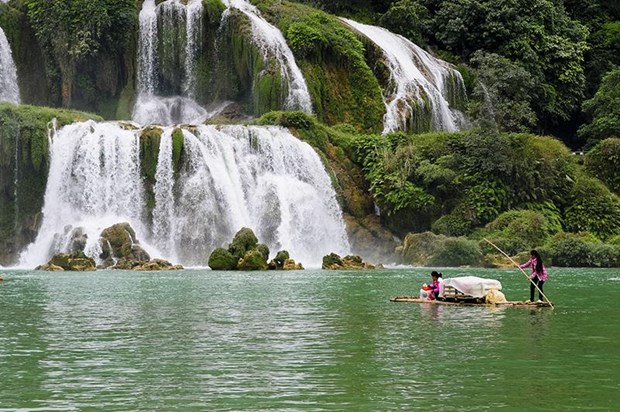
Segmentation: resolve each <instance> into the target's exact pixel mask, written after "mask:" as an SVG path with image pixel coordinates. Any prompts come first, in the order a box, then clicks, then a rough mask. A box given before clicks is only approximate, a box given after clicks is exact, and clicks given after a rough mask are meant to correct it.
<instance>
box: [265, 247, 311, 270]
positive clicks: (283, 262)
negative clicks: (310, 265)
mask: <svg viewBox="0 0 620 412" xmlns="http://www.w3.org/2000/svg"><path fill="white" fill-rule="evenodd" d="M303 269H304V267H303V265H302V264H301V263H296V262H295V259H291V258H290V256H289V253H288V251H286V250H281V251H279V252H278V253H276V257H274V258H273V259H271V261H270V262H269V270H303Z"/></svg>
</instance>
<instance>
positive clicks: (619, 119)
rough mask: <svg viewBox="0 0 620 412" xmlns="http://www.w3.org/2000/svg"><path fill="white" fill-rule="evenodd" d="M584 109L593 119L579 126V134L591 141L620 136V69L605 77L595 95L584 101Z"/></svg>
mask: <svg viewBox="0 0 620 412" xmlns="http://www.w3.org/2000/svg"><path fill="white" fill-rule="evenodd" d="M583 110H584V112H586V114H587V115H588V116H589V118H590V119H591V121H590V123H588V124H585V125H583V126H581V127H580V128H579V136H581V137H582V138H585V139H588V140H589V141H590V142H596V141H598V140H601V139H605V138H608V137H618V136H620V69H615V70H612V71H611V72H609V73H607V74H606V75H605V76H604V77H603V81H602V82H601V86H600V87H599V89H598V91H597V92H596V94H595V95H594V97H593V98H592V99H589V100H586V101H585V102H584V103H583Z"/></svg>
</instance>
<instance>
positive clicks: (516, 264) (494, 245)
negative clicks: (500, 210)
mask: <svg viewBox="0 0 620 412" xmlns="http://www.w3.org/2000/svg"><path fill="white" fill-rule="evenodd" d="M483 239H484V241H485V242H487V243H488V244H489V245H491V246H493V247H494V248H495V249H497V250H499V251H500V253H501V254H502V255H504V256H506V257H507V258H508V259H510V261H511V262H512V263H513V264H514V265H515V266H516V267H517V269H519V270H520V271H521V273H523V274H524V275H525V277H526V278H527V280H529V281H530V283H531V284H532V285H534V286H535V287H536V289H537V290H538V293H540V294H541V296H542V297H543V298H545V300H546V301H547V303H549V305H550V306H551V309H555V308H554V307H553V303H551V301H550V300H549V299H548V298H547V296H545V294H544V293H543V291H542V290H540V288H539V287H538V285H537V284H536V283H534V281H532V279H530V276H529V275H528V274H527V273H525V270H523V269H521V266H519V264H518V263H517V262H515V261H514V260H513V259H512V258H511V257H510V256H508V254H507V253H506V252H504V251H503V250H501V249H500V248H499V247H498V246H497V245H496V244H494V243H493V242H491V241H490V240H489V239H487V238H483Z"/></svg>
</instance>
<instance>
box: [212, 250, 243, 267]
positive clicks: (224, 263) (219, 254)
mask: <svg viewBox="0 0 620 412" xmlns="http://www.w3.org/2000/svg"><path fill="white" fill-rule="evenodd" d="M237 261H238V259H235V257H234V256H233V255H232V254H231V253H230V252H229V251H228V250H226V249H224V248H222V247H218V248H217V249H215V250H214V251H213V252H211V255H210V256H209V267H210V268H211V269H212V270H235V269H237Z"/></svg>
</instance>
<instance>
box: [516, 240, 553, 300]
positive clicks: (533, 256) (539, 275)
mask: <svg viewBox="0 0 620 412" xmlns="http://www.w3.org/2000/svg"><path fill="white" fill-rule="evenodd" d="M519 267H520V268H521V269H523V268H527V267H531V268H532V274H531V275H530V280H531V282H530V302H533V301H534V292H535V291H536V286H538V289H539V291H538V300H539V301H542V300H543V293H542V290H543V284H544V283H545V282H546V281H547V276H548V274H547V269H546V268H545V265H543V260H542V258H541V257H540V254H539V253H538V251H536V250H531V251H530V260H528V261H527V262H525V263H524V264H522V265H519Z"/></svg>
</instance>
